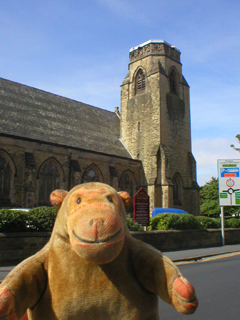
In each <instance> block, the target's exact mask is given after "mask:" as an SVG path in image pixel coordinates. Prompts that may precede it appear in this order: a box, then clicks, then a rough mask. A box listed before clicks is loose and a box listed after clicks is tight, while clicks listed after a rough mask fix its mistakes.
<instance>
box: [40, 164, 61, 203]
mask: <svg viewBox="0 0 240 320" xmlns="http://www.w3.org/2000/svg"><path fill="white" fill-rule="evenodd" d="M59 169H60V168H59V164H58V163H57V161H56V160H54V159H49V160H47V161H46V162H45V163H44V164H43V166H42V168H41V169H40V172H39V198H38V203H39V205H49V204H50V199H49V196H50V194H51V192H52V191H53V190H55V189H59V187H60V170H59Z"/></svg>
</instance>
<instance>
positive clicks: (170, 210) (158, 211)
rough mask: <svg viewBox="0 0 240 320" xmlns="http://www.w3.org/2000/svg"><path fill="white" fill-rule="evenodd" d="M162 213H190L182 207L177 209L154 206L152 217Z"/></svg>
mask: <svg viewBox="0 0 240 320" xmlns="http://www.w3.org/2000/svg"><path fill="white" fill-rule="evenodd" d="M162 213H177V214H178V213H183V214H188V213H187V212H186V211H184V210H181V209H175V208H154V209H153V211H152V217H155V216H156V215H157V214H162Z"/></svg>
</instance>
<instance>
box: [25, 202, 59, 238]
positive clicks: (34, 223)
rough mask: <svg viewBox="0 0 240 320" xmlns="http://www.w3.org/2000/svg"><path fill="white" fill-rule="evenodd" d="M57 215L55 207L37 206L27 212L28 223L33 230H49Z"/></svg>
mask: <svg viewBox="0 0 240 320" xmlns="http://www.w3.org/2000/svg"><path fill="white" fill-rule="evenodd" d="M56 216H57V209H56V208H54V207H37V208H34V209H32V210H30V211H29V212H28V214H27V225H28V229H29V230H31V231H49V232H51V231H52V229H53V225H54V222H55V219H56Z"/></svg>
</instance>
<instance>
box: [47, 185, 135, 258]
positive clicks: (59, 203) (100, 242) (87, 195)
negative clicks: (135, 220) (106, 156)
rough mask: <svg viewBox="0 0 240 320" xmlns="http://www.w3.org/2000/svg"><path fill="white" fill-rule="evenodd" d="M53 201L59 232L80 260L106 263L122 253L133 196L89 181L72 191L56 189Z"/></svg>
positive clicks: (51, 196)
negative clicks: (128, 208)
mask: <svg viewBox="0 0 240 320" xmlns="http://www.w3.org/2000/svg"><path fill="white" fill-rule="evenodd" d="M50 200H51V203H52V205H53V206H54V207H56V208H58V209H59V213H58V217H57V219H56V223H55V224H56V229H57V230H58V231H57V232H59V230H60V229H61V228H62V229H63V230H62V231H63V233H65V234H67V236H68V238H69V241H70V245H71V246H72V248H73V250H74V251H75V252H76V253H77V254H78V255H79V256H80V257H81V258H83V259H86V260H88V261H92V262H94V263H97V264H105V263H109V262H111V261H113V260H114V259H115V258H116V257H117V256H118V255H119V254H120V252H121V250H122V248H123V245H124V240H125V234H126V233H127V232H128V230H127V226H126V210H125V208H127V207H128V206H129V205H130V204H131V197H130V195H129V194H128V193H127V192H122V191H121V192H116V190H115V189H113V188H112V187H110V186H108V185H106V184H103V183H99V182H90V183H86V184H81V185H78V186H76V187H74V188H73V189H72V190H71V191H69V192H67V191H64V190H55V191H53V192H52V193H51V195H50ZM57 224H59V225H60V227H61V228H59V226H57ZM60 232H61V230H60Z"/></svg>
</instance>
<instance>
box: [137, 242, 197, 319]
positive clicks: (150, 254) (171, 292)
mask: <svg viewBox="0 0 240 320" xmlns="http://www.w3.org/2000/svg"><path fill="white" fill-rule="evenodd" d="M139 245H140V247H139V248H138V246H135V248H136V251H135V250H134V251H135V252H134V268H135V271H136V273H137V276H138V278H139V280H140V282H141V283H142V285H143V286H144V287H145V288H146V289H147V290H149V291H150V292H153V293H155V294H157V295H158V296H159V297H160V298H161V299H162V300H164V301H165V302H167V303H169V304H171V305H172V306H173V307H174V308H175V309H176V310H177V311H179V312H181V313H186V314H190V313H193V312H194V311H195V310H196V308H197V306H198V301H197V298H196V295H195V291H194V288H193V286H192V285H191V284H190V282H189V281H188V280H187V279H185V278H184V277H183V275H182V274H181V272H180V271H179V269H178V268H177V267H176V266H175V265H174V263H173V262H172V261H171V260H170V259H168V258H167V257H166V256H163V255H162V254H161V252H159V251H157V250H155V249H154V248H152V247H150V246H148V245H147V244H143V243H141V242H140V243H139Z"/></svg>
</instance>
